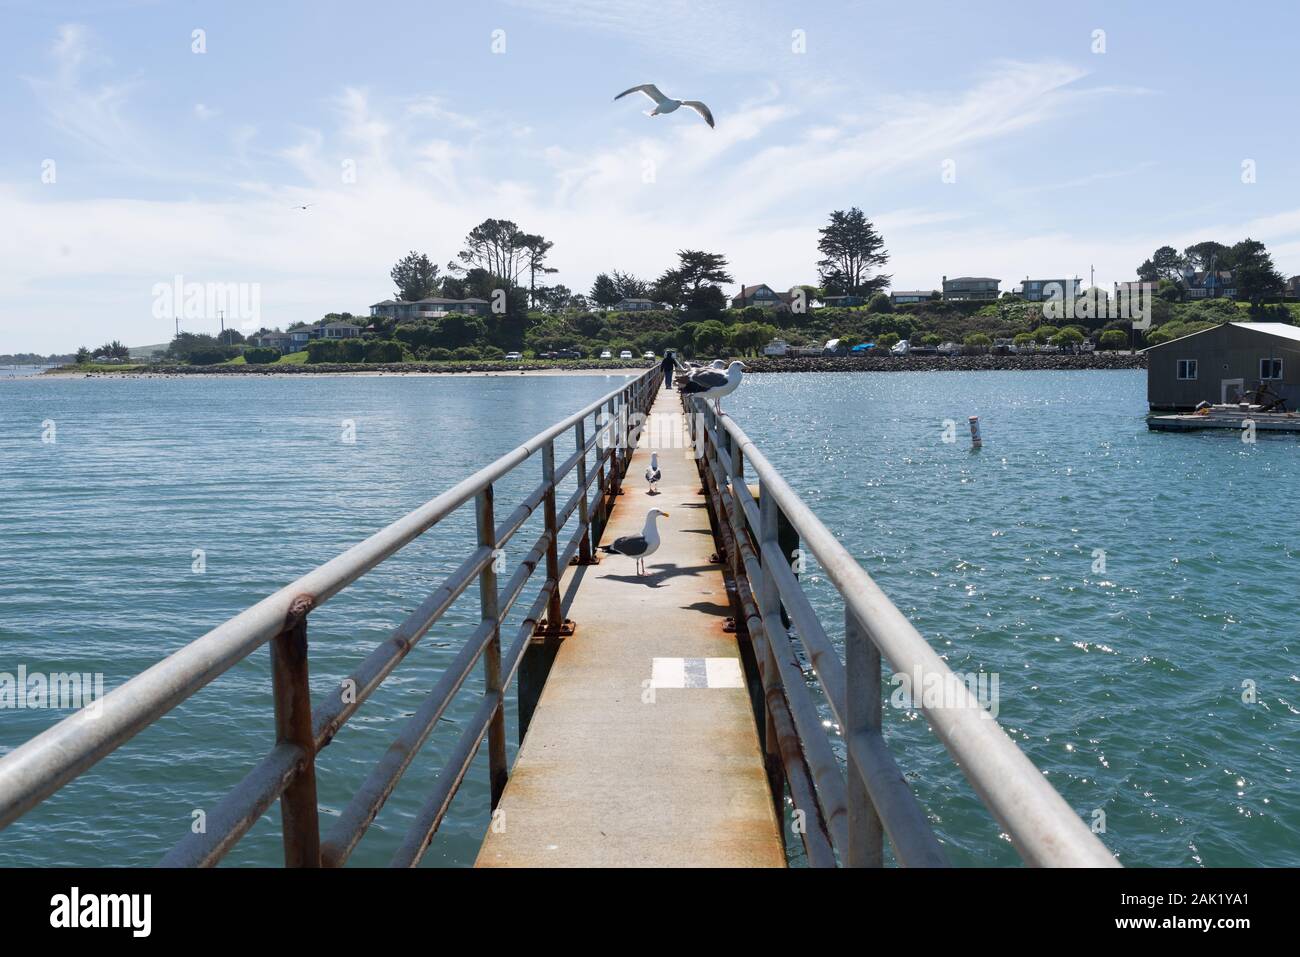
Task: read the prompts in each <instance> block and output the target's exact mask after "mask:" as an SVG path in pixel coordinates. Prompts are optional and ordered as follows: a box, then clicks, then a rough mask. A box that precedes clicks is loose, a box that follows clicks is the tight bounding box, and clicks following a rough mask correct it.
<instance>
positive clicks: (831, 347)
mask: <svg viewBox="0 0 1300 957" xmlns="http://www.w3.org/2000/svg"><path fill="white" fill-rule="evenodd" d="M848 354H849V349H848V346H846V345H844V343H843V341H842V340H840V339H827V340H826V345H824V346H822V355H824V356H846V355H848Z"/></svg>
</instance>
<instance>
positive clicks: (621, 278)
mask: <svg viewBox="0 0 1300 957" xmlns="http://www.w3.org/2000/svg"><path fill="white" fill-rule="evenodd" d="M612 278H613V280H614V288H615V289H617V290H618V297H619V299H645V298H646V297H647V296H649V295H650V283H648V282H646V281H645V280H644V279H638V278H637V277H636V276H634V275H632V274H631V273H629V272H619V271H618V270H617V269H615V270H614V275H613V277H612Z"/></svg>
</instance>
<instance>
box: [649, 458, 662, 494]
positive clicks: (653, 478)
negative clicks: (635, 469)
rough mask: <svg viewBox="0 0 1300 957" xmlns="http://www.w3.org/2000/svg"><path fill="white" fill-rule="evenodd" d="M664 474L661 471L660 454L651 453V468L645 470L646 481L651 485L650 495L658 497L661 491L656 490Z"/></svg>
mask: <svg viewBox="0 0 1300 957" xmlns="http://www.w3.org/2000/svg"><path fill="white" fill-rule="evenodd" d="M663 474H664V473H663V472H661V471H659V453H658V452H651V453H650V467H649V468H648V469H646V470H645V480H646V481H647V482H649V483H650V494H651V495H658V494H659V490H658V489H657V488H655V486H656V485H658V484H659V479H661V478H662V477H663Z"/></svg>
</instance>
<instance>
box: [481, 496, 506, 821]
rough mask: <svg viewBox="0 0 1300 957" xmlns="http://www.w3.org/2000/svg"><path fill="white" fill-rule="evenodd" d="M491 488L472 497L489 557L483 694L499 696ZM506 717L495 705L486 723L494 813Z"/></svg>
mask: <svg viewBox="0 0 1300 957" xmlns="http://www.w3.org/2000/svg"><path fill="white" fill-rule="evenodd" d="M492 497H493V496H492V486H491V485H490V484H489V485H487V486H485V487H484V488H483V490H482V491H481V492H479V493H478V495H477V496H475V499H474V504H475V510H474V513H475V524H476V526H477V530H478V546H479V548H487V549H488V550H489V551H490V552H491V553H492V557H491V559H490V560H489V561H488V563H487V565H486V566H484V568H483V571H481V572H479V576H478V601H479V609H480V612H481V615H482V619H483V621H484V622H489V621H490V622H492V636H491V637H490V638H489V639H488V642H487V645H486V646H485V647H484V649H483V675H484V682H483V695H484V696H485V697H490V696H491V695H493V694H495V695H497V696H498V698H501V696H502V691H503V689H502V686H501V610H500V605H499V603H498V595H497V571H496V562H497V555H496V547H497V541H496V537H497V533H496V520H495V518H494V517H493V508H492ZM508 773H509V772H508V769H507V767H506V715H505V709H504V708H502V707H500V706H498V707H497V709H496V712H495V713H494V714H493V715H492V720H491V722H490V723H489V724H488V781H489V784H490V788H491V795H492V798H491V799H492V809H493V810H496V806H497V803H498V802H499V801H500V800H501V794H502V792H504V791H505V789H506V778H507V776H508Z"/></svg>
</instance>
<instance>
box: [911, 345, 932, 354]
mask: <svg viewBox="0 0 1300 957" xmlns="http://www.w3.org/2000/svg"><path fill="white" fill-rule="evenodd" d="M938 354H939V350H938V349H936V348H935V347H934V346H912V348H911V349H909V350H908V355H913V356H936V355H938Z"/></svg>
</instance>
